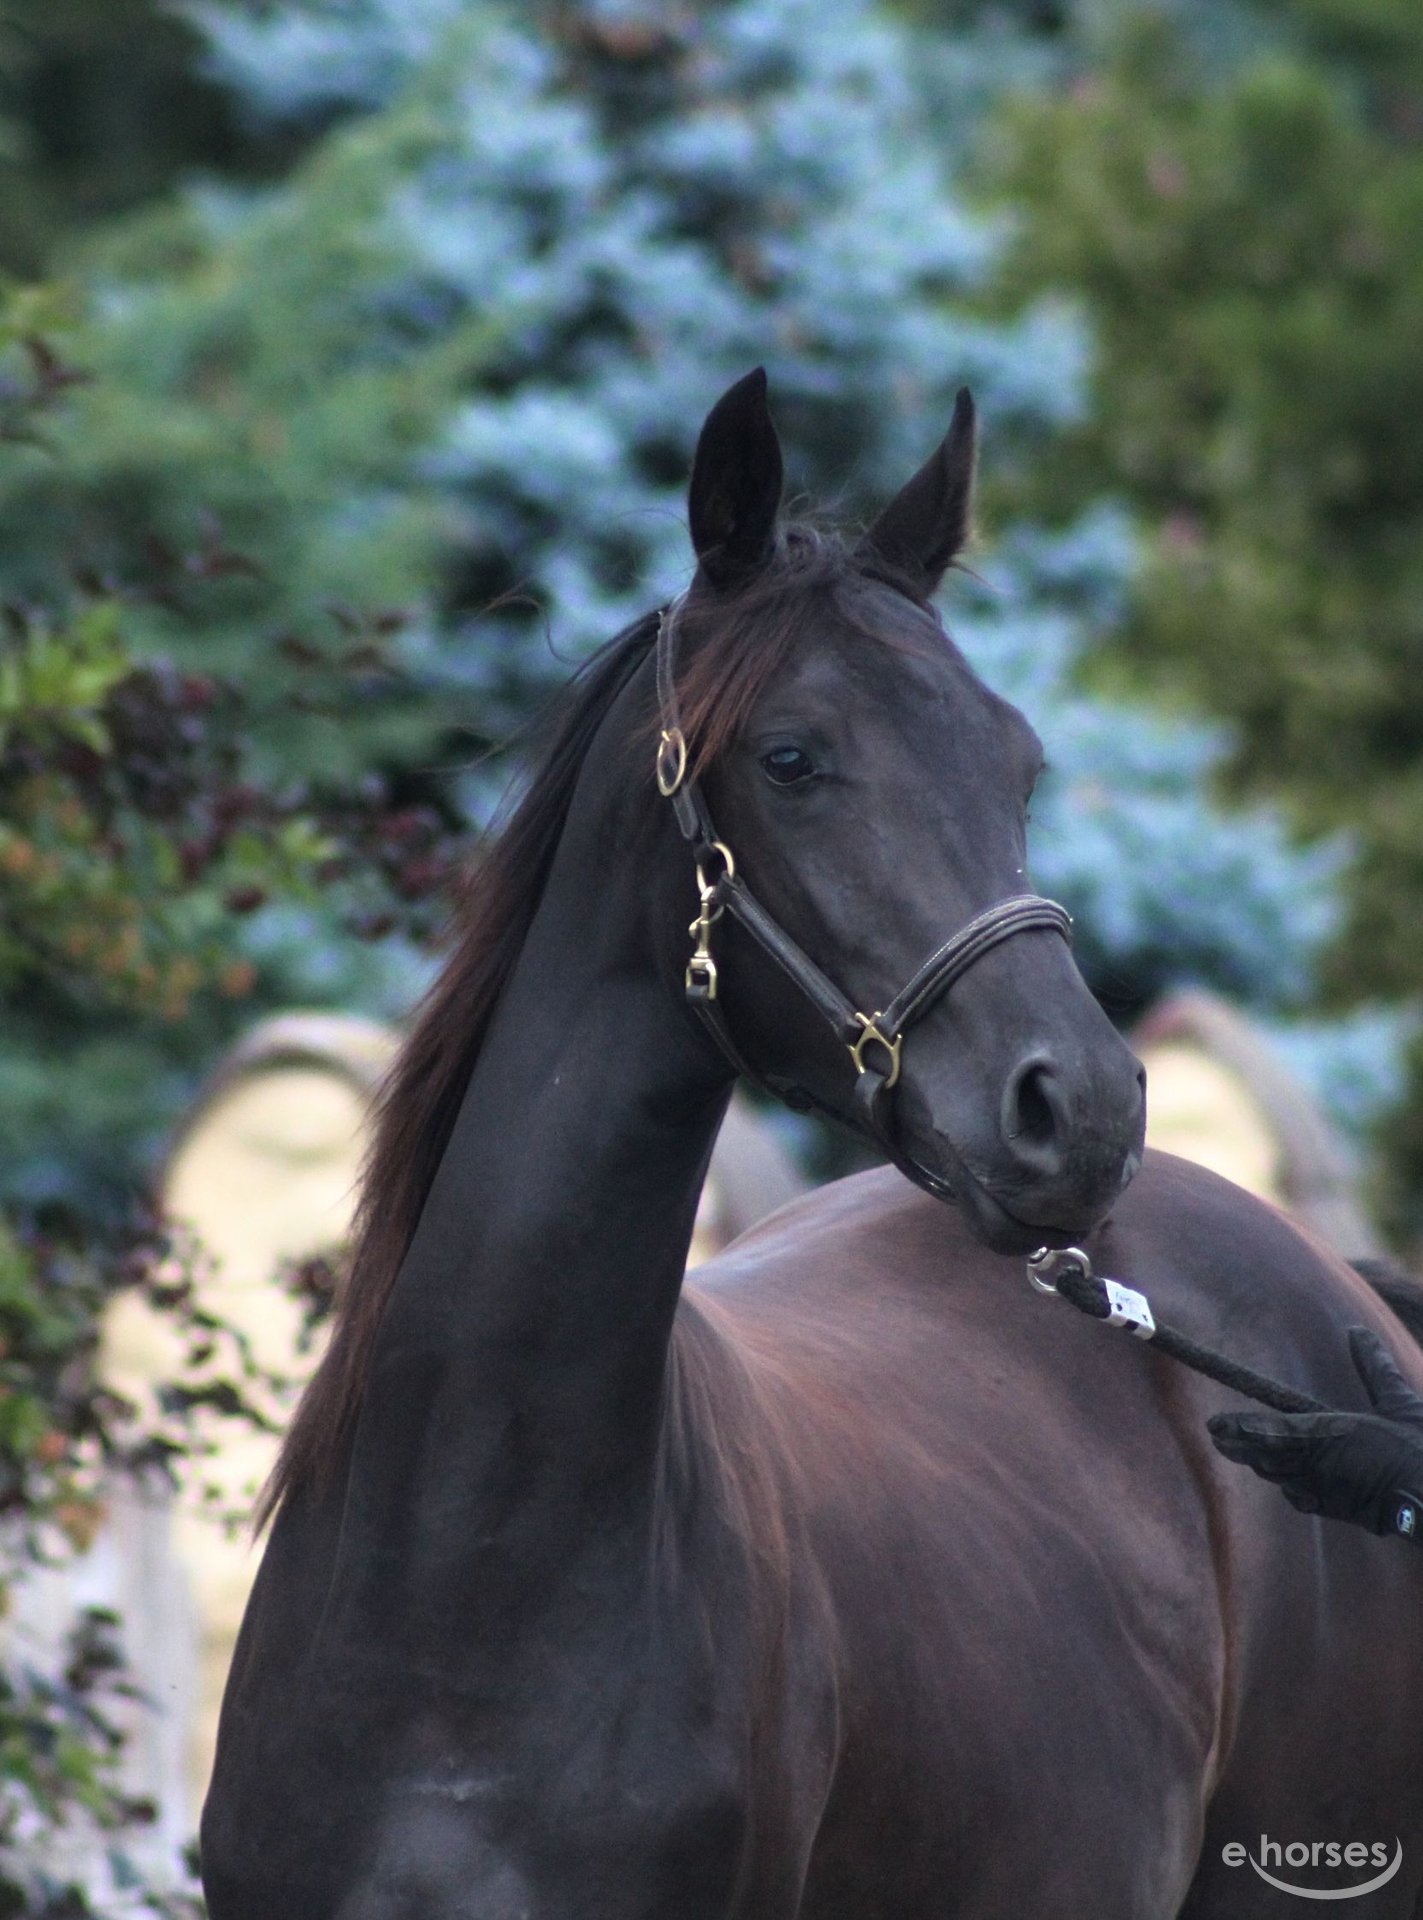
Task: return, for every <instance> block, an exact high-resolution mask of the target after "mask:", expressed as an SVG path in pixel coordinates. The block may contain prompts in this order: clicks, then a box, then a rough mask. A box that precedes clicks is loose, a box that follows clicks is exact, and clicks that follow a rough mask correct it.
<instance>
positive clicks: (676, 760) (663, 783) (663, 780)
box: [657, 727, 687, 800]
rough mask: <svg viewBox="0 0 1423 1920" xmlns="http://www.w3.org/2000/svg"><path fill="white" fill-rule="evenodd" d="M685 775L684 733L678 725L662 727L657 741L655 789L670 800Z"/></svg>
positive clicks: (685, 744)
mask: <svg viewBox="0 0 1423 1920" xmlns="http://www.w3.org/2000/svg"><path fill="white" fill-rule="evenodd" d="M686 777H687V738H686V735H685V734H684V733H683V732H682V729H681V728H680V727H664V728H663V729H662V737H661V738H660V739H659V741H658V742H657V791H658V792H659V793H660V794H661V795H662V798H663V799H664V800H670V799H671V798H672V796H673V794H674V793H676V791H677V789H678V788H679V787H680V786H681V784H682V782H683V781H684V780H685V779H686Z"/></svg>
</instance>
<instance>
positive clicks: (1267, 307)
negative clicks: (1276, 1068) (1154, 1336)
mask: <svg viewBox="0 0 1423 1920" xmlns="http://www.w3.org/2000/svg"><path fill="white" fill-rule="evenodd" d="M1304 16H1305V17H1304V18H1303V19H1301V18H1300V17H1299V15H1298V14H1296V13H1294V12H1293V11H1292V10H1290V9H1279V8H1265V9H1262V17H1263V18H1264V20H1265V21H1266V22H1267V23H1273V24H1275V25H1276V26H1277V27H1278V29H1279V37H1278V38H1277V39H1276V41H1275V42H1274V44H1273V45H1267V46H1265V47H1264V48H1263V49H1262V48H1261V47H1259V46H1258V45H1257V46H1255V48H1254V50H1253V51H1252V52H1251V54H1250V56H1249V57H1248V58H1245V59H1242V60H1240V61H1238V62H1236V63H1234V64H1231V65H1229V66H1228V67H1226V68H1225V69H1224V70H1220V69H1217V68H1213V67H1211V66H1210V65H1209V64H1208V63H1206V62H1204V61H1203V60H1200V59H1196V58H1193V57H1192V54H1191V51H1190V49H1189V48H1188V47H1187V46H1186V45H1185V44H1184V42H1183V40H1182V37H1181V35H1180V34H1179V33H1178V32H1177V31H1176V30H1175V28H1174V27H1173V25H1172V24H1171V22H1170V21H1169V20H1168V19H1167V18H1166V17H1164V16H1162V15H1160V14H1157V13H1156V12H1154V11H1153V10H1149V9H1136V8H1134V9H1132V10H1131V13H1130V16H1129V17H1128V18H1127V19H1126V21H1125V23H1124V24H1122V25H1121V27H1120V30H1119V32H1118V33H1117V34H1116V36H1115V38H1114V40H1113V41H1112V43H1111V45H1110V47H1109V50H1108V52H1107V54H1106V55H1105V56H1104V57H1103V59H1102V60H1101V61H1100V62H1099V63H1098V64H1095V65H1091V66H1088V67H1087V68H1086V69H1085V70H1084V71H1082V72H1081V74H1080V75H1079V78H1078V80H1077V82H1076V83H1075V84H1074V85H1073V86H1072V87H1071V88H1069V89H1067V90H1066V91H1065V92H1064V94H1063V95H1062V96H1061V97H1060V98H1058V99H1057V100H1055V101H1049V100H1046V99H1044V98H1042V97H1038V96H1031V97H1029V96H1024V97H1022V98H1020V99H1019V100H1018V101H1017V103H1016V104H1015V105H1014V106H1013V107H1012V108H1011V109H1010V110H1009V111H1008V112H1007V113H1006V114H1005V116H1004V118H1003V119H1002V121H1001V122H1000V125H999V128H998V137H997V147H996V151H995V153H994V157H993V160H992V164H991V166H989V167H988V168H987V170H986V173H987V178H988V179H989V181H990V182H991V183H992V186H993V188H994V190H995V191H996V192H998V193H1000V194H1001V195H1002V196H1003V198H1004V200H1005V203H1006V204H1008V205H1010V206H1011V207H1012V208H1013V209H1014V218H1015V224H1016V237H1015V241H1014V244H1013V246H1012V249H1011V251H1010V254H1009V256H1008V259H1007V262H1006V264H1005V268H1004V273H1003V278H1002V281H1001V283H1000V285H999V288H998V296H999V298H1001V299H1002V300H1003V301H1004V302H1005V303H1006V304H1007V305H1008V306H1010V307H1011V306H1013V305H1015V304H1016V303H1017V302H1018V301H1020V300H1022V299H1023V298H1026V297H1032V298H1040V297H1042V296H1043V295H1044V294H1045V293H1046V292H1048V291H1052V292H1055V293H1057V294H1058V295H1060V296H1061V295H1064V294H1066V295H1069V296H1070V297H1071V298H1072V299H1073V301H1074V302H1075V303H1076V304H1077V305H1078V308H1079V310H1080V311H1081V312H1082V314H1083V316H1084V319H1085V320H1086V322H1087V324H1088V325H1089V326H1090V327H1091V329H1092V331H1093V334H1094V336H1095V338H1096V341H1097V352H1096V361H1095V367H1094V371H1093V374H1092V383H1091V388H1092V400H1091V406H1090V408H1089V409H1088V410H1087V412H1086V414H1085V415H1084V417H1083V418H1082V420H1081V421H1079V422H1078V423H1077V424H1076V425H1075V426H1074V427H1073V428H1072V429H1071V431H1070V432H1069V433H1068V435H1067V436H1066V437H1065V438H1064V439H1063V440H1062V441H1061V442H1060V443H1059V445H1058V447H1057V448H1056V449H1055V450H1054V451H1053V452H1052V453H1051V454H1050V455H1049V456H1048V458H1047V459H1045V460H1044V461H1043V462H1042V463H1041V464H1040V465H1039V466H1038V467H1037V469H1036V471H1035V473H1034V474H1033V475H1032V476H1031V478H1030V479H1028V480H1026V481H1025V483H1024V487H1025V497H1026V498H1029V499H1030V500H1031V503H1032V504H1033V506H1034V507H1035V508H1036V509H1038V510H1040V511H1044V512H1047V513H1049V514H1052V515H1064V516H1070V515H1071V514H1072V513H1073V512H1075V511H1077V510H1078V509H1079V508H1080V505H1081V503H1082V502H1083V501H1084V500H1086V499H1089V498H1093V497H1096V496H1097V495H1099V494H1100V493H1101V492H1102V491H1110V492H1112V493H1115V494H1116V495H1117V496H1118V497H1120V498H1122V499H1123V500H1124V502H1125V503H1127V504H1128V505H1129V507H1130V508H1131V509H1132V511H1133V512H1134V513H1135V514H1136V515H1137V516H1138V519H1139V522H1140V524H1141V525H1142V527H1143V530H1144V538H1145V563H1144V565H1143V567H1142V569H1141V571H1140V573H1139V575H1138V577H1137V580H1136V583H1135V587H1134V592H1133V595H1132V600H1131V604H1130V607H1129V610H1128V612H1127V614H1126V616H1125V618H1124V619H1123V620H1122V621H1121V623H1120V624H1119V625H1118V626H1117V627H1116V629H1115V631H1114V632H1113V633H1112V634H1110V635H1109V636H1108V637H1107V638H1106V641H1105V644H1104V646H1103V647H1102V648H1101V649H1100V651H1099V661H1100V662H1101V663H1102V666H1101V671H1102V673H1104V674H1105V676H1106V679H1107V682H1108V684H1112V685H1116V686H1122V685H1125V686H1128V687H1137V688H1139V687H1142V686H1150V687H1152V688H1153V689H1158V690H1160V689H1169V690H1172V691H1173V692H1174V694H1175V697H1176V698H1177V700H1178V701H1179V702H1180V703H1181V704H1182V705H1183V707H1190V708H1194V709H1196V710H1200V709H1205V710H1206V711H1209V712H1213V713H1215V714H1218V715H1220V716H1221V717H1222V718H1224V719H1226V720H1228V721H1229V722H1230V723H1231V725H1232V726H1233V728H1234V729H1235V737H1236V741H1237V746H1236V751H1235V753H1234V755H1233V758H1232V765H1231V772H1232V778H1233V782H1234V784H1235V786H1236V788H1237V790H1240V791H1247V792H1252V793H1256V794H1268V795H1271V796H1276V795H1278V796H1282V797H1283V798H1284V799H1285V800H1286V801H1287V803H1288V804H1289V806H1290V809H1291V811H1292V813H1293V815H1294V818H1295V820H1296V821H1297V822H1298V823H1299V825H1300V826H1302V827H1303V828H1304V829H1305V830H1306V831H1309V832H1319V831H1322V830H1330V829H1339V828H1343V829H1345V830H1347V831H1348V832H1349V833H1350V834H1351V836H1352V837H1353V842H1354V845H1355V847H1356V857H1355V859H1354V861H1353V863H1352V866H1351V869H1350V872H1349V875H1348V878H1347V881H1346V894H1347V900H1348V915H1347V922H1346V925H1345V927H1344V929H1343V932H1342V935H1341V937H1340V938H1339V939H1338V940H1337V941H1336V942H1335V944H1334V946H1333V948H1332V950H1331V952H1330V955H1329V957H1328V960H1327V962H1326V968H1325V983H1326V987H1327V990H1328V992H1329V994H1330V996H1331V998H1332V1000H1333V1002H1334V1004H1335V1005H1342V1004H1350V1003H1352V1002H1355V1001H1357V1000H1359V999H1361V998H1368V997H1380V998H1399V997H1405V996H1407V997H1412V996H1416V995H1417V994H1418V992H1419V990H1420V988H1423V952H1421V951H1420V948H1419V945H1418V941H1417V937H1416V928H1415V921H1416V912H1417V905H1416V903H1417V902H1418V900H1419V898H1420V895H1423V705H1420V702H1419V699H1418V691H1417V689H1418V680H1419V673H1420V670H1423V439H1420V436H1419V434H1418V432H1417V428H1416V421H1417V419H1418V418H1419V417H1420V413H1423V356H1420V354H1419V352H1418V342H1419V340H1420V338H1423V255H1420V252H1419V248H1418V244H1417V239H1418V234H1419V232H1420V231H1423V147H1420V146H1419V144H1418V142H1417V139H1416V130H1417V125H1418V116H1419V114H1420V112H1423V88H1420V74H1423V65H1421V64H1420V63H1423V14H1420V13H1419V12H1418V10H1417V9H1416V8H1403V7H1397V8H1395V7H1393V6H1391V5H1384V4H1380V5H1377V6H1372V7H1359V6H1353V5H1349V6H1346V5H1344V4H1342V0H1329V4H1324V3H1323V0H1321V4H1318V5H1316V6H1313V7H1310V8H1307V9H1305V10H1304ZM1311 34H1314V35H1316V36H1320V37H1322V38H1323V39H1326V40H1327V43H1328V47H1329V53H1330V57H1329V59H1328V60H1326V59H1324V58H1322V57H1321V55H1320V53H1319V51H1318V45H1319V44H1320V42H1319V41H1318V40H1315V41H1312V40H1311V38H1310V35H1311ZM1286 35H1288V36H1289V37H1288V38H1287V37H1286ZM1409 1177H1410V1178H1411V1175H1410V1176H1409ZM1396 1204H1397V1202H1396Z"/></svg>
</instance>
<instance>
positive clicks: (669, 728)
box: [656, 599, 1072, 1199]
mask: <svg viewBox="0 0 1423 1920" xmlns="http://www.w3.org/2000/svg"><path fill="white" fill-rule="evenodd" d="M681 605H682V602H681V600H680V599H678V600H674V601H673V602H672V604H671V605H670V606H668V607H665V608H664V609H663V610H662V613H661V615H660V616H659V619H658V624H657V642H656V657H657V703H658V709H659V713H660V722H659V724H660V727H661V732H660V734H659V735H658V741H657V763H656V771H657V790H658V792H659V793H660V794H661V795H662V796H663V798H664V799H666V800H670V801H671V803H672V810H673V812H674V813H675V815H676V817H677V824H678V826H679V827H680V828H681V830H682V836H683V838H684V839H686V840H687V841H689V842H690V843H691V848H692V858H693V861H694V862H695V865H696V874H697V895H698V901H699V905H698V909H697V917H696V919H695V920H694V921H693V922H692V925H691V928H690V932H691V936H692V943H693V944H692V952H691V955H690V957H689V959H688V961H687V972H686V996H687V1003H688V1005H689V1006H690V1007H691V1008H692V1010H693V1011H694V1012H695V1013H696V1014H697V1016H698V1018H699V1019H700V1020H701V1022H702V1024H703V1025H704V1026H705V1027H706V1029H707V1031H708V1032H709V1033H710V1034H711V1036H712V1038H713V1039H714V1040H715V1042H716V1044H717V1046H718V1047H719V1048H720V1049H721V1051H722V1053H723V1054H724V1056H725V1057H726V1059H727V1061H728V1062H729V1063H730V1065H731V1066H732V1068H733V1069H734V1070H735V1071H736V1072H737V1073H738V1074H740V1075H742V1076H743V1077H744V1078H746V1079H748V1080H751V1081H754V1082H755V1083H756V1084H758V1085H760V1086H763V1087H765V1088H766V1089H767V1090H768V1091H769V1092H771V1093H774V1094H775V1095H776V1096H777V1097H778V1098H779V1099H782V1100H785V1101H786V1102H787V1103H788V1104H789V1105H791V1106H795V1107H801V1108H805V1107H810V1106H814V1105H817V1104H819V1103H818V1102H816V1101H815V1100H814V1099H812V1097H811V1096H810V1095H809V1094H807V1093H805V1092H804V1091H803V1090H802V1089H800V1088H799V1087H797V1086H795V1085H794V1084H793V1083H791V1082H788V1081H785V1080H782V1079H779V1078H776V1077H773V1076H770V1075H766V1074H762V1073H758V1072H757V1071H756V1069H755V1068H754V1067H752V1066H750V1065H749V1064H748V1062H747V1061H746V1059H745V1058H744V1056H743V1055H742V1053H741V1050H740V1048H739V1047H738V1046H737V1044H736V1042H735V1040H734V1039H733V1038H732V1035H731V1032H730V1029H729V1028H728V1027H727V1024H726V1020H725V1018H724V1016H723V1014H722V1011H721V1006H720V1003H719V1000H718V979H717V963H716V958H715V956H714V954H713V952H712V930H713V928H714V927H715V926H716V923H717V921H718V920H720V919H721V917H722V915H723V913H730V914H731V915H732V916H733V917H734V918H735V919H736V920H738V921H739V922H740V923H741V925H742V926H743V927H744V928H745V930H746V932H747V933H749V934H750V935H751V937H752V939H753V940H755V942H756V944H757V945H758V946H759V947H760V948H761V949H762V951H763V952H764V953H767V954H769V955H770V957H771V958H772V959H773V960H774V961H775V962H776V964H777V966H779V967H780V968H781V970H782V972H783V973H785V974H786V976H787V977H788V978H789V979H790V980H791V981H792V982H793V983H794V984H795V985H796V986H797V987H798V988H799V989H800V991H801V992H802V993H803V994H804V995H805V997H806V998H807V999H808V1000H809V1001H810V1003H811V1005H812V1006H813V1007H814V1008H815V1009H816V1011H817V1012H818V1013H819V1014H820V1015H821V1017H822V1018H823V1019H824V1020H825V1021H826V1022H827V1023H828V1025H829V1026H830V1028H831V1029H832V1031H833V1032H834V1034H835V1036H836V1038H837V1039H838V1040H840V1041H841V1043H842V1044H843V1045H844V1046H845V1047H846V1048H847V1049H848V1051H849V1054H850V1057H851V1059H852V1060H853V1062H854V1064H855V1073H856V1079H855V1092H854V1108H855V1116H856V1118H857V1120H858V1121H859V1122H860V1124H861V1125H862V1126H863V1127H864V1128H865V1130H866V1131H867V1132H868V1133H870V1134H871V1135H872V1136H873V1137H874V1138H875V1139H876V1140H877V1141H878V1142H879V1144H880V1145H881V1146H882V1147H883V1148H884V1149H885V1151H886V1152H887V1153H888V1154H889V1155H890V1157H891V1159H893V1160H894V1161H895V1163H896V1164H897V1165H898V1166H899V1167H900V1168H902V1170H903V1171H904V1172H905V1173H907V1174H908V1175H909V1177H910V1178H911V1179H912V1180H914V1181H915V1182H916V1183H917V1184H918V1185H919V1186H921V1187H924V1188H926V1189H927V1190H928V1191H929V1192H931V1193H933V1194H935V1195H937V1196H938V1197H939V1198H941V1199H945V1198H949V1197H950V1195H951V1189H950V1188H949V1186H948V1185H947V1183H946V1182H945V1181H944V1180H943V1179H942V1178H941V1177H940V1176H939V1175H938V1174H936V1173H933V1172H931V1171H930V1169H929V1168H927V1167H923V1166H921V1165H920V1164H919V1163H918V1161H916V1160H912V1159H911V1158H910V1157H909V1156H908V1155H907V1154H905V1153H904V1152H903V1151H902V1150H901V1149H900V1148H899V1146H898V1145H897V1143H896V1141H895V1139H894V1133H893V1129H892V1126H891V1123H890V1119H889V1115H888V1112H887V1110H886V1108H887V1102H886V1100H885V1096H886V1095H887V1094H888V1093H889V1092H890V1090H891V1089H892V1088H893V1087H894V1086H895V1085H896V1083H897V1082H898V1080H899V1069H900V1051H901V1048H902V1047H903V1044H904V1036H905V1034H906V1033H907V1032H908V1031H909V1029H910V1027H912V1026H913V1025H914V1023H915V1021H916V1020H920V1019H922V1018H923V1016H924V1015H925V1014H926V1013H927V1012H928V1011H929V1009H930V1007H932V1006H933V1005H934V1004H935V1003H936V1002H937V1001H938V1000H939V999H940V998H941V997H942V996H943V995H944V994H946V993H947V992H948V991H949V989H950V987H952V986H953V984H954V982H955V981H957V980H960V979H962V978H963V976H964V974H965V973H967V972H968V970H969V968H970V967H971V966H973V964H974V963H975V961H977V960H981V959H982V958H983V956H984V954H986V953H989V952H991V951H992V949H993V948H994V947H996V946H998V945H1000V944H1001V943H1002V942H1003V941H1004V940H1007V939H1009V938H1011V936H1012V935H1013V934H1015V933H1027V932H1029V931H1032V930H1035V929H1040V930H1046V931H1048V932H1051V933H1058V934H1061V936H1062V938H1063V939H1064V940H1066V941H1067V942H1068V943H1069V944H1070V943H1071V940H1072V917H1071V915H1070V914H1069V913H1068V912H1067V910H1066V909H1065V908H1064V907H1060V906H1059V905H1058V904H1057V902H1056V901H1055V900H1046V899H1044V898H1043V897H1042V896H1041V895H1039V894H1035V893H1024V894H1016V895H1014V896H1013V897H1012V898H1011V899H1008V900H1000V901H999V902H998V904H997V905H996V906H993V907H989V908H987V909H986V911H985V912H983V913H980V914H978V915H976V916H975V917H974V918H973V919H972V920H970V921H969V923H968V925H967V926H965V927H961V928H960V929H959V931H958V932H957V933H956V934H954V935H953V936H952V938H951V939H948V940H946V941H945V942H944V944H943V945H942V946H941V947H939V948H937V949H936V950H935V952H933V953H932V954H930V956H929V958H928V959H927V960H926V961H925V962H924V964H923V966H922V967H920V968H919V970H918V972H917V973H915V974H914V976H913V977H912V978H911V979H910V980H909V981H908V983H907V984H906V985H905V986H904V987H902V988H901V989H900V991H899V992H898V993H897V994H895V996H894V998H893V999H892V1000H889V1001H887V1002H886V1003H885V1005H884V1006H883V1008H881V1009H880V1010H879V1011H877V1012H874V1013H862V1012H861V1011H860V1010H859V1009H858V1008H857V1007H856V1006H855V1005H854V1004H853V1003H852V1002H851V1001H850V1000H848V999H846V997H845V995H844V994H843V993H842V992H841V991H840V989H839V988H838V987H837V986H836V985H835V983H834V981H832V980H830V979H829V978H828V977H827V976H826V974H825V973H824V972H822V970H821V969H820V968H819V967H818V966H817V965H816V963H815V961H814V960H812V959H811V957H810V955H809V954H808V953H806V952H804V950H803V949H802V948H801V947H799V946H798V945H797V944H796V942H795V941H794V940H792V938H791V937H790V935H789V934H788V933H787V932H786V931H785V929H784V928H783V927H782V926H781V925H780V923H779V922H778V921H777V920H775V919H774V918H773V917H772V915H771V914H769V913H768V912H767V911H766V909H765V907H763V906H762V905H761V903H760V901H759V900H758V899H757V898H756V896H755V894H753V893H752V892H751V890H750V888H749V887H748V886H747V885H746V882H745V880H744V879H743V878H742V877H741V875H740V874H738V873H737V871H736V860H735V858H734V856H733V854H732V851H731V848H730V847H729V846H728V845H727V844H726V842H725V841H724V840H723V839H721V838H720V836H719V835H718V833H717V831H716V828H715V827H714V826H713V824H712V819H711V815H710V813H709V812H708V810H707V804H706V799H705V797H704V796H703V794H702V790H701V785H700V783H699V782H698V781H697V779H696V778H695V777H694V776H693V774H692V773H691V769H690V757H689V752H688V747H687V738H686V735H685V734H684V733H683V731H682V726H681V717H680V714H679V711H678V706H677V684H676V672H675V667H676V660H675V650H676V640H677V615H678V613H679V612H680V610H681Z"/></svg>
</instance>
